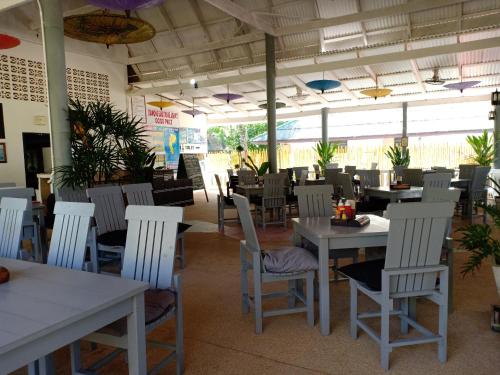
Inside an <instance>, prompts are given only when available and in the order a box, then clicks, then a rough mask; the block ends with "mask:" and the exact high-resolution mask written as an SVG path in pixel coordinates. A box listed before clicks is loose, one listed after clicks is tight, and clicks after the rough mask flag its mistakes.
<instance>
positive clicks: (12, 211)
mask: <svg viewBox="0 0 500 375" xmlns="http://www.w3.org/2000/svg"><path fill="white" fill-rule="evenodd" d="M27 209H28V200H27V199H23V198H9V197H3V198H0V257H4V258H11V259H17V258H18V257H19V255H20V250H21V239H22V232H23V223H24V213H25V212H26V210H27Z"/></svg>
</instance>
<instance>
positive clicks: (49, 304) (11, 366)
mask: <svg viewBox="0 0 500 375" xmlns="http://www.w3.org/2000/svg"><path fill="white" fill-rule="evenodd" d="M0 266H3V267H6V268H7V269H8V270H9V272H10V280H9V281H8V282H7V283H4V284H0V375H4V374H8V373H10V372H12V371H14V370H16V369H18V368H20V367H22V366H25V365H29V364H32V363H34V362H35V361H39V362H40V364H41V365H40V367H39V371H40V373H42V374H48V373H53V371H54V369H53V368H52V367H51V366H47V361H46V360H45V359H46V358H47V357H48V356H50V354H51V353H52V352H54V351H55V350H57V349H59V348H61V347H63V346H65V345H69V344H71V343H72V342H75V341H77V340H78V339H80V338H82V337H84V336H86V335H88V334H90V333H92V332H94V331H96V330H98V329H100V328H102V327H104V326H106V325H107V324H109V323H112V322H114V321H115V320H118V319H120V318H122V317H127V329H128V366H129V374H137V375H139V374H146V336H145V323H144V291H145V290H147V289H148V288H149V284H147V283H144V282H139V281H135V280H128V279H123V278H120V277H114V276H106V275H100V274H95V273H90V272H83V271H75V270H68V269H64V268H59V267H52V266H47V265H42V264H38V263H33V262H25V261H20V260H13V259H7V258H1V257H0Z"/></svg>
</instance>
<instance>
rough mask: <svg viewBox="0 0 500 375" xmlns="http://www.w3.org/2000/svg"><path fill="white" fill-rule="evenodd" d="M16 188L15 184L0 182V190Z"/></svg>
mask: <svg viewBox="0 0 500 375" xmlns="http://www.w3.org/2000/svg"><path fill="white" fill-rule="evenodd" d="M11 187H16V183H15V182H0V188H11Z"/></svg>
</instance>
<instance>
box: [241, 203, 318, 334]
mask: <svg viewBox="0 0 500 375" xmlns="http://www.w3.org/2000/svg"><path fill="white" fill-rule="evenodd" d="M233 199H234V203H235V204H236V207H237V208H238V214H239V216H240V220H241V223H242V225H243V231H244V233H245V240H242V241H240V260H241V294H242V309H243V313H245V314H246V313H248V312H249V311H250V307H251V306H250V304H251V302H253V308H254V312H255V332H256V333H257V334H260V333H262V320H263V318H265V317H269V316H277V315H284V314H292V313H302V312H306V313H307V322H308V324H309V325H310V326H314V273H315V270H317V269H318V261H317V259H316V258H315V257H314V256H313V255H312V254H310V253H309V252H307V250H305V249H302V248H298V247H290V248H282V249H277V250H270V251H266V252H263V251H262V249H261V247H260V244H259V240H258V238H257V233H256V232H255V227H254V225H253V221H252V216H251V214H250V204H249V203H248V199H247V198H245V197H244V196H242V195H239V194H234V195H233ZM287 263H288V264H287ZM250 270H251V271H252V272H253V284H254V295H253V298H251V297H250V294H249V288H248V271H250ZM304 279H305V280H306V291H307V292H306V295H304V292H303V290H302V289H303V288H302V285H299V283H298V281H302V280H304ZM275 281H281V282H282V281H288V291H287V292H281V293H279V292H275V293H270V294H263V293H262V284H263V283H269V282H275ZM266 297H267V298H275V297H288V308H286V309H277V310H270V311H263V306H262V300H263V298H266ZM296 299H298V300H300V301H301V302H302V303H303V304H304V305H305V306H303V307H302V306H300V307H297V306H295V302H296Z"/></svg>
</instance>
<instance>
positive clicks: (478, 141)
mask: <svg viewBox="0 0 500 375" xmlns="http://www.w3.org/2000/svg"><path fill="white" fill-rule="evenodd" d="M466 139H467V143H468V144H469V145H470V146H471V147H472V150H473V151H474V155H473V156H472V160H474V162H476V163H477V164H479V165H484V166H490V165H491V163H493V161H494V160H495V143H494V141H493V135H490V136H488V132H487V131H486V130H485V131H483V133H482V134H481V135H469V136H467V138H466Z"/></svg>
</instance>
